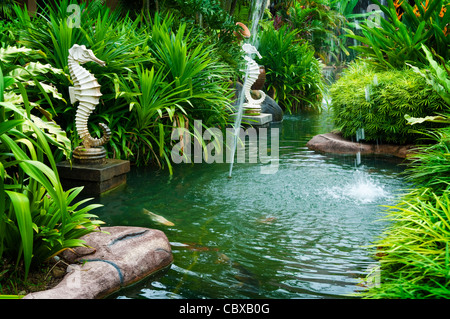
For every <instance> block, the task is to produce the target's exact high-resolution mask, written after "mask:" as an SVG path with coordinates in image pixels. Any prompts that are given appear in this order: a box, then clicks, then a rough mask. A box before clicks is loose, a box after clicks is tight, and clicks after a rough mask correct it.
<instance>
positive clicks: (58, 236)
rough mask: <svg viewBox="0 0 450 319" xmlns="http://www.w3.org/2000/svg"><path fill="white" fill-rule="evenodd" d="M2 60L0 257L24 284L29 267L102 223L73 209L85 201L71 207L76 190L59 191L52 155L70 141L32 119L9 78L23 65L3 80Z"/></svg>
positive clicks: (22, 96)
mask: <svg viewBox="0 0 450 319" xmlns="http://www.w3.org/2000/svg"><path fill="white" fill-rule="evenodd" d="M7 49H8V48H7ZM15 49H16V50H14V51H17V48H15ZM5 56H6V55H5V54H3V55H2V59H1V60H0V61H2V62H0V141H1V143H0V258H2V259H3V258H7V259H10V260H16V266H19V265H20V264H22V263H23V265H24V276H25V279H26V277H27V275H28V272H29V270H30V267H31V266H32V264H35V265H36V264H39V263H40V262H42V261H44V260H46V259H48V258H50V257H52V256H54V255H56V254H58V253H59V252H61V251H63V250H65V249H68V248H72V247H77V246H82V245H84V242H83V241H82V240H80V239H79V238H80V237H81V236H83V235H85V234H88V233H90V232H93V231H96V230H97V229H98V225H99V224H100V223H101V222H100V221H97V220H95V219H93V218H95V217H96V216H95V215H92V214H91V213H89V211H90V210H92V209H94V208H95V207H96V206H95V205H89V206H86V207H84V208H82V209H78V207H79V205H81V204H83V203H84V202H86V201H80V202H78V203H73V202H74V200H75V198H76V196H77V195H78V194H79V192H80V191H81V188H78V189H71V190H68V191H64V190H63V188H62V185H61V183H60V180H59V176H58V171H57V167H56V161H55V159H54V156H53V151H54V148H55V147H56V148H59V149H61V150H62V151H63V152H64V153H66V154H69V153H70V150H68V148H70V142H69V141H68V139H67V137H66V136H65V133H64V132H63V131H62V130H61V129H60V128H59V126H58V125H57V124H56V123H55V122H53V121H52V120H48V119H46V118H45V117H43V119H41V118H40V117H38V116H36V115H34V114H33V113H35V111H36V108H35V107H33V106H36V102H34V103H31V102H30V99H29V96H28V95H27V91H26V90H25V89H24V87H25V85H26V84H25V83H23V82H21V78H20V77H17V76H16V77H14V78H13V77H12V76H11V74H12V73H13V72H14V71H16V70H24V69H25V68H24V67H23V66H19V67H18V68H16V69H13V71H11V72H10V73H9V74H8V75H7V76H3V72H2V69H3V68H5V67H4V65H5V64H6V63H5V62H4V61H5V59H6V58H5ZM8 68H9V69H11V67H10V66H9V67H6V68H5V69H8ZM43 69H44V71H43V72H44V73H45V68H43ZM34 72H39V68H37V69H36V70H34ZM30 73H31V72H30ZM32 78H33V81H34V83H35V84H36V85H37V86H38V87H39V88H40V89H41V93H42V94H46V92H45V90H44V89H43V88H42V84H41V83H39V82H38V81H37V80H36V78H35V77H32ZM15 90H18V91H19V92H20V96H18V95H16V93H15ZM38 114H39V112H38ZM46 163H48V164H46Z"/></svg>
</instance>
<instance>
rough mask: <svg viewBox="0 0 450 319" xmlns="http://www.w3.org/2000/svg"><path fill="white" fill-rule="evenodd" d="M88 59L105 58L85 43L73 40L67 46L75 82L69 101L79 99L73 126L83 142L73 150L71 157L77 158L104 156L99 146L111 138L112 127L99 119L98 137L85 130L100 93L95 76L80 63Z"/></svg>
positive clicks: (71, 88) (70, 70) (104, 153)
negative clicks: (100, 129)
mask: <svg viewBox="0 0 450 319" xmlns="http://www.w3.org/2000/svg"><path fill="white" fill-rule="evenodd" d="M89 61H92V62H95V63H98V64H99V65H101V66H105V65H106V64H105V62H104V61H102V60H100V59H98V58H97V57H96V56H95V55H94V53H93V52H92V50H88V49H86V47H85V46H84V45H78V44H75V45H74V46H73V47H72V48H71V49H70V50H69V57H68V66H69V73H70V77H71V79H72V82H73V85H74V86H71V87H69V94H70V102H71V103H72V104H75V103H76V102H77V101H78V102H79V104H78V108H77V112H76V115H75V127H76V130H77V132H78V135H79V137H80V138H81V140H82V143H83V147H81V146H79V147H77V148H75V150H74V158H77V159H79V158H80V157H81V158H84V157H89V156H91V157H92V158H99V157H105V156H106V151H105V150H104V148H103V147H101V146H102V145H104V144H106V143H107V142H108V141H109V140H110V138H111V131H110V129H109V127H108V126H107V125H106V124H104V123H99V126H100V127H101V128H102V131H103V136H102V137H101V138H94V137H92V136H91V134H90V133H89V130H88V119H89V116H90V115H91V113H92V111H94V109H95V107H96V106H97V104H98V103H99V100H100V97H101V96H102V94H101V93H100V85H99V84H98V82H97V79H96V78H95V77H94V76H93V75H92V74H91V73H89V71H87V70H86V69H85V68H84V67H82V66H81V65H82V64H84V63H86V62H89Z"/></svg>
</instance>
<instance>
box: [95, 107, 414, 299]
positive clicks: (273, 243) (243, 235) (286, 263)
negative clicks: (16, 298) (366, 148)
mask: <svg viewBox="0 0 450 319" xmlns="http://www.w3.org/2000/svg"><path fill="white" fill-rule="evenodd" d="M272 126H276V127H278V128H279V129H280V141H279V147H280V150H279V168H278V171H277V172H276V173H275V174H261V173H260V172H261V166H262V165H268V164H263V163H255V164H250V163H236V164H235V167H234V175H233V178H231V179H228V178H223V176H224V174H226V172H227V171H228V169H229V166H228V164H226V163H222V164H218V163H216V164H207V163H203V164H179V165H176V166H175V167H174V175H173V176H170V175H169V174H168V172H166V171H157V172H156V171H152V170H150V169H148V168H133V169H132V171H131V172H130V173H129V174H128V180H127V185H126V186H124V187H122V188H120V189H117V190H115V191H112V192H110V193H109V194H105V195H103V196H101V197H99V198H97V199H96V200H95V202H97V203H101V204H103V205H104V207H103V208H101V209H97V210H96V214H97V215H98V216H99V218H100V219H101V220H103V221H105V222H106V224H107V225H108V226H115V225H121V226H127V225H128V226H141V227H149V228H156V229H160V230H162V231H164V233H165V234H166V235H167V237H168V239H169V241H170V242H171V245H172V252H173V257H174V262H173V264H172V265H171V267H170V268H169V269H167V270H166V271H165V272H164V273H161V274H160V275H159V276H156V277H152V278H149V279H148V280H145V281H143V282H140V283H139V284H137V285H135V286H132V287H130V288H127V289H123V290H121V291H119V292H118V293H116V294H115V295H113V296H111V298H141V299H144V298H148V299H152V298H167V299H168V298H195V299H197V298H282V299H291V298H349V297H350V295H351V294H354V293H357V292H358V291H360V290H361V289H363V288H362V287H360V286H358V284H359V283H360V282H361V280H362V278H363V277H364V276H365V274H366V273H367V270H368V269H369V268H370V267H371V266H373V265H374V263H376V261H375V260H374V259H373V258H372V250H371V249H370V248H369V247H368V246H369V245H370V244H372V243H373V241H374V240H375V239H376V238H377V236H380V235H381V233H382V231H383V230H384V229H385V227H386V225H387V224H386V223H387V222H386V221H383V220H381V218H382V217H383V215H384V214H383V208H382V207H380V205H389V204H392V203H394V202H395V198H396V196H397V195H398V194H399V193H400V190H401V189H404V188H405V187H406V184H405V182H404V181H403V180H402V178H401V177H400V176H399V173H400V172H401V171H402V167H401V166H399V165H398V164H399V161H398V160H395V159H393V158H371V157H368V156H363V157H362V165H360V166H359V167H358V171H359V172H360V173H361V176H359V177H360V179H358V178H359V177H358V175H357V174H355V160H354V159H355V157H354V155H351V156H332V155H325V154H319V153H317V152H314V151H311V150H309V149H308V148H307V147H306V143H307V142H308V141H309V140H310V139H311V138H312V137H313V136H314V135H316V134H320V133H326V132H330V131H331V129H332V128H333V126H332V123H331V120H330V115H329V113H328V111H324V112H323V113H321V114H309V113H305V114H299V115H285V117H284V120H283V122H282V123H278V124H272ZM363 175H364V176H363ZM143 208H145V209H147V210H149V211H151V212H153V213H156V214H159V215H162V216H164V217H165V218H166V219H168V220H170V221H171V222H173V223H174V224H175V225H174V226H165V225H161V224H157V223H155V222H153V221H152V220H151V219H150V218H149V217H148V216H147V215H146V214H145V213H143Z"/></svg>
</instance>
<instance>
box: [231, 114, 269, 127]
mask: <svg viewBox="0 0 450 319" xmlns="http://www.w3.org/2000/svg"><path fill="white" fill-rule="evenodd" d="M235 117H236V114H233V115H232V118H233V119H234V118H235ZM270 122H272V114H268V113H261V114H259V115H243V116H242V122H241V123H242V124H243V125H251V126H253V127H264V126H268V125H269V123H270Z"/></svg>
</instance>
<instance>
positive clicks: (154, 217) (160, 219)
mask: <svg viewBox="0 0 450 319" xmlns="http://www.w3.org/2000/svg"><path fill="white" fill-rule="evenodd" d="M142 211H143V212H144V214H146V215H148V216H149V217H150V219H151V220H153V221H154V222H156V223H160V224H163V225H166V226H175V224H174V223H172V222H171V221H168V220H167V219H165V218H164V217H162V216H159V215H156V214H154V213H152V212H151V211H149V210H147V209H145V208H143V209H142Z"/></svg>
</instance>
